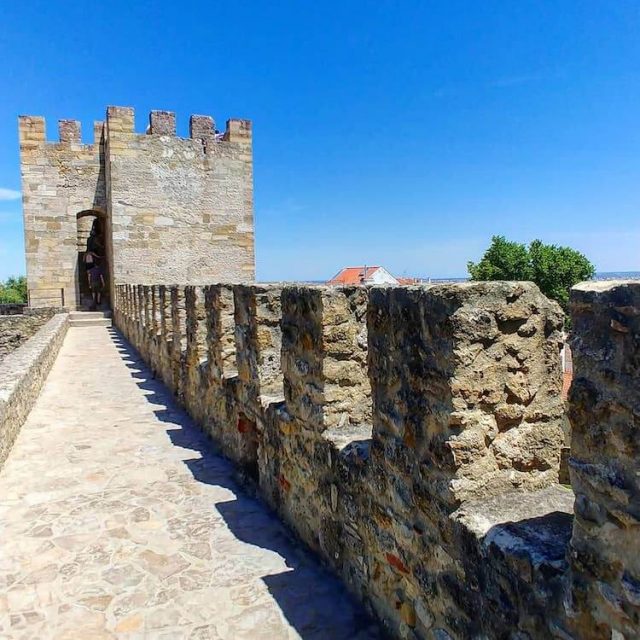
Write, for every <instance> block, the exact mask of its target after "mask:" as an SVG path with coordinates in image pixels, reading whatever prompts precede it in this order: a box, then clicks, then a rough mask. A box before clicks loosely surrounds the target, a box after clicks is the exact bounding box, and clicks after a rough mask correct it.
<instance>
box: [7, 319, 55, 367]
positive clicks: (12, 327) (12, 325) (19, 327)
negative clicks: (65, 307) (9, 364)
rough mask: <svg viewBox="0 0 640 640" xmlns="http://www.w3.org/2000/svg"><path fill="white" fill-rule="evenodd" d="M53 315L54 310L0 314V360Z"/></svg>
mask: <svg viewBox="0 0 640 640" xmlns="http://www.w3.org/2000/svg"><path fill="white" fill-rule="evenodd" d="M52 315H53V312H49V313H46V314H37V315H7V316H0V362H1V361H2V359H3V358H5V357H6V356H7V355H9V354H10V353H11V352H12V351H15V350H16V349H17V348H18V347H19V346H21V345H22V344H24V343H25V342H26V341H27V340H28V339H29V338H30V337H31V336H32V335H34V334H35V333H36V331H38V329H40V327H41V326H42V325H43V324H44V323H45V322H47V320H49V319H50V318H51V316H52Z"/></svg>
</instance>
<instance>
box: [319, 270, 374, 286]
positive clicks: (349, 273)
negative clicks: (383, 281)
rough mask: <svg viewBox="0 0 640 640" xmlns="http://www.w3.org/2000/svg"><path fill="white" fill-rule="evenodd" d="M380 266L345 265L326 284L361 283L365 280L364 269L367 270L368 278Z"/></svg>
mask: <svg viewBox="0 0 640 640" xmlns="http://www.w3.org/2000/svg"><path fill="white" fill-rule="evenodd" d="M379 268H380V267H379V266H378V267H345V268H344V269H342V270H341V271H339V272H338V273H337V274H336V275H335V276H333V278H331V280H329V281H328V282H327V284H362V282H363V280H365V273H364V270H365V269H366V270H367V274H366V277H367V278H370V277H371V276H372V275H373V274H374V272H375V271H377V270H378V269H379Z"/></svg>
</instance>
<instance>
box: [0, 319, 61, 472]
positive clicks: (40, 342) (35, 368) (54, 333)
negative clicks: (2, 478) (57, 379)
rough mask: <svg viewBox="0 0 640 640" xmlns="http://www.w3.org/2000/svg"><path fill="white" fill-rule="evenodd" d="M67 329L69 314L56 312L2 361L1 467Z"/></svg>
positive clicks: (0, 376) (0, 398)
mask: <svg viewBox="0 0 640 640" xmlns="http://www.w3.org/2000/svg"><path fill="white" fill-rule="evenodd" d="M66 332H67V315H66V314H57V315H55V316H53V318H51V319H50V320H48V321H47V322H46V324H45V325H44V326H43V327H42V328H41V329H40V330H39V331H38V332H37V333H36V334H35V335H34V336H33V337H31V338H30V339H29V340H27V341H26V342H25V343H24V344H23V345H22V346H21V347H19V348H18V349H16V350H15V351H13V352H12V353H11V354H9V355H8V356H7V357H6V358H5V359H4V360H3V361H2V362H0V467H1V466H2V464H3V463H4V461H5V460H6V459H7V456H8V455H9V451H10V450H11V447H12V446H13V443H14V441H15V439H16V436H17V435H18V432H19V431H20V427H21V426H22V424H23V423H24V421H25V419H26V417H27V415H28V414H29V411H31V408H32V406H33V404H34V402H35V400H36V398H37V397H38V394H39V393H40V389H41V388H42V385H43V384H44V381H45V379H46V377H47V375H48V373H49V370H50V369H51V366H52V365H53V362H54V361H55V359H56V356H57V355H58V351H59V349H60V346H61V345H62V341H63V340H64V336H65V334H66Z"/></svg>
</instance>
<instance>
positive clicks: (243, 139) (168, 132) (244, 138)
mask: <svg viewBox="0 0 640 640" xmlns="http://www.w3.org/2000/svg"><path fill="white" fill-rule="evenodd" d="M107 126H108V127H109V133H110V134H114V135H120V134H125V135H137V134H136V133H135V113H134V110H133V109H132V108H131V107H108V108H107ZM146 134H147V135H157V136H171V137H176V114H175V113H174V112H173V111H151V113H150V114H149V125H148V127H147V131H146ZM189 136H190V138H191V139H193V140H203V141H218V142H219V141H224V142H234V143H239V144H250V143H251V121H250V120H240V119H230V120H227V124H226V130H225V132H224V133H222V134H219V133H217V132H216V129H215V121H214V119H213V118H212V117H211V116H206V115H192V116H191V117H190V118H189Z"/></svg>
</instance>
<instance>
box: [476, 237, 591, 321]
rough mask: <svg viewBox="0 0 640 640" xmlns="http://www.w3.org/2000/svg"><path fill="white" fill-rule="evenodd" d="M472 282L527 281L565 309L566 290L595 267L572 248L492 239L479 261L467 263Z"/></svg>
mask: <svg viewBox="0 0 640 640" xmlns="http://www.w3.org/2000/svg"><path fill="white" fill-rule="evenodd" d="M467 269H468V270H469V275H470V276H471V279H472V280H531V281H532V282H535V283H536V284H537V285H538V287H540V290H541V291H542V293H544V294H545V295H546V296H547V297H549V298H551V299H552V300H556V301H557V302H559V303H560V305H561V306H562V308H563V309H565V310H566V308H567V304H568V302H569V289H571V287H572V286H573V285H574V284H577V283H578V282H582V281H583V280H589V279H591V278H593V276H594V275H595V268H594V266H593V265H592V264H591V262H589V260H588V259H587V258H586V257H585V256H584V255H583V254H581V253H580V252H579V251H576V250H575V249H571V248H569V247H559V246H557V245H555V244H544V243H542V242H541V241H540V240H534V241H533V242H532V243H531V244H530V245H529V246H528V247H527V246H526V245H524V244H520V243H518V242H511V241H509V240H507V239H506V238H505V237H504V236H493V238H491V245H490V246H489V248H488V249H487V250H486V252H485V254H484V255H483V256H482V259H481V260H480V262H477V263H474V262H469V263H467Z"/></svg>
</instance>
